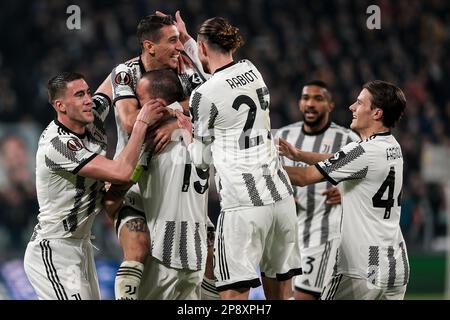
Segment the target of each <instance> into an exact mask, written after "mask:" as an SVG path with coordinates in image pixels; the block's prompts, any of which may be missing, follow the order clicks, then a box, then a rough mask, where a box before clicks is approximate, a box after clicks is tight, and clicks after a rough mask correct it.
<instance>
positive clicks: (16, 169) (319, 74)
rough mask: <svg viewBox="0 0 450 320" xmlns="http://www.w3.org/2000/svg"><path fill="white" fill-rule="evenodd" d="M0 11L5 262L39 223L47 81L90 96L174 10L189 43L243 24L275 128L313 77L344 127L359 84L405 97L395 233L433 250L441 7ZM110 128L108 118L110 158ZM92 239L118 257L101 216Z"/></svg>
mask: <svg viewBox="0 0 450 320" xmlns="http://www.w3.org/2000/svg"><path fill="white" fill-rule="evenodd" d="M70 4H76V5H78V6H79V7H80V9H81V29H79V30H77V29H75V30H69V29H68V28H67V26H66V20H67V18H68V17H69V15H70V14H67V13H66V8H67V7H68V6H69V5H70ZM371 4H377V5H378V6H379V7H380V9H381V29H380V30H376V29H375V30H370V29H368V28H367V26H366V20H367V18H368V16H369V14H367V13H366V8H367V7H368V6H369V5H371ZM0 6H1V7H2V8H1V10H0V29H1V30H3V33H2V41H0V160H1V167H2V170H0V250H1V252H2V254H1V255H0V261H4V260H6V259H9V258H11V257H22V256H23V252H24V250H25V246H26V243H27V242H28V239H29V236H30V234H31V228H32V226H34V225H35V223H36V216H37V211H38V206H37V201H36V198H35V189H34V183H33V179H34V156H35V155H34V152H35V151H36V147H37V146H36V144H37V139H38V138H39V137H38V136H37V134H39V132H41V130H42V129H43V128H44V126H45V125H46V124H47V123H48V122H49V121H51V119H52V118H53V117H54V114H53V111H52V110H51V107H50V106H49V104H48V102H47V93H46V83H47V80H48V79H49V78H50V77H51V76H52V75H54V74H56V73H58V72H60V71H63V70H71V71H77V72H81V73H83V74H85V75H86V77H87V79H88V80H89V83H91V84H92V85H93V86H94V87H93V90H95V88H96V86H98V85H99V84H100V83H101V81H102V80H103V79H104V78H105V76H106V75H107V74H108V73H109V72H110V71H111V70H112V68H113V67H114V66H115V65H116V64H117V63H119V62H121V61H124V60H126V59H128V58H131V57H133V56H136V54H137V53H138V52H139V47H138V42H137V40H136V35H135V29H136V23H137V22H138V21H139V19H140V18H141V17H142V16H144V15H147V14H149V13H152V12H154V11H155V10H160V11H163V12H167V13H171V14H173V13H174V12H175V11H176V10H177V9H179V10H181V14H182V15H183V19H184V20H185V21H186V23H187V27H188V30H189V31H190V33H191V34H195V31H196V28H197V27H198V25H199V24H200V22H201V21H203V20H205V19H206V18H208V17H212V16H216V15H221V16H225V17H227V18H228V19H229V20H230V21H232V22H236V23H238V25H239V26H240V27H241V31H242V33H243V35H244V38H245V39H246V44H245V45H244V47H243V48H242V49H241V51H240V52H239V54H238V55H237V58H238V59H240V58H245V57H248V58H250V59H251V60H252V62H253V63H254V64H255V65H257V66H258V68H259V70H260V71H261V73H262V74H263V75H264V77H265V79H266V82H267V85H268V88H269V90H270V94H271V121H272V128H280V127H282V126H284V125H286V124H288V123H292V122H294V121H298V120H299V119H300V113H299V110H298V107H297V100H298V98H299V94H300V92H299V90H300V88H301V85H302V84H303V83H305V82H307V81H308V80H311V77H310V75H313V77H312V78H317V79H321V80H324V81H325V82H327V83H328V85H329V87H330V91H331V92H332V93H333V97H334V100H335V103H336V109H335V110H334V112H333V114H332V116H331V117H332V120H333V121H335V122H336V123H338V124H341V125H344V126H348V125H349V123H350V120H351V113H350V112H349V111H348V106H350V105H351V103H352V102H353V101H354V99H355V98H356V96H357V93H358V91H359V89H360V87H361V85H362V84H363V83H365V82H366V81H369V80H372V79H383V80H386V81H390V82H393V83H395V84H397V85H398V86H399V87H401V88H402V89H403V90H404V92H405V94H406V97H407V110H406V116H405V119H403V121H401V122H400V126H399V127H398V128H396V131H395V135H396V136H397V137H398V141H399V142H400V144H401V146H402V149H403V156H404V159H405V173H404V174H405V175H404V186H403V197H402V201H403V204H402V221H401V226H402V229H403V232H404V234H405V238H406V242H407V244H408V247H409V249H410V250H414V249H426V250H428V249H430V248H431V247H432V244H433V241H432V240H433V238H435V237H436V236H439V235H443V234H445V212H446V206H445V202H444V191H443V187H442V186H441V185H439V184H426V183H425V182H424V181H423V180H422V178H421V153H422V148H423V146H424V144H425V143H427V142H429V143H433V144H438V145H445V146H449V145H450V127H449V126H448V125H447V126H446V125H445V124H446V123H447V124H448V123H450V91H449V90H448V89H447V85H448V83H449V81H450V61H449V60H448V59H447V57H448V56H449V55H450V41H449V39H450V28H449V24H448V21H450V3H449V2H448V1H445V0H430V1H420V0H411V1H410V0H401V1H387V0H378V1H350V0H336V1H332V2H331V1H327V2H318V1H304V2H299V1H295V0H282V1H280V0H250V1H237V0H225V1H220V2H215V1H206V0H191V1H180V0H173V1H164V0H153V1H149V0H137V1H115V0H111V1H106V0H102V1H95V2H92V1H87V0H84V1H83V0H78V1H75V3H73V1H72V2H68V1H51V0H36V1H33V2H30V3H27V2H19V1H12V0H6V1H3V2H2V4H1V5H0ZM18 17H20V20H18ZM306 75H308V77H306ZM112 121H113V117H112V116H111V117H110V118H109V123H110V125H109V126H108V127H109V136H110V137H111V139H110V141H112V143H111V144H110V145H109V148H110V149H111V150H110V152H109V154H110V155H111V154H113V151H114V147H115V143H114V139H115V134H116V132H115V130H116V129H115V126H114V124H113V122H112ZM36 133H37V134H36ZM214 194H215V192H214ZM217 202H218V200H217V197H216V196H211V200H210V210H211V212H210V215H211V216H212V217H214V216H217V215H218V203H217ZM447 206H448V204H447ZM213 220H214V218H213ZM97 231H98V232H100V233H101V235H99V234H97V240H96V241H99V242H100V243H102V244H103V245H102V244H100V245H99V247H100V248H101V249H102V254H104V255H109V256H112V257H117V256H118V255H120V250H119V249H118V248H116V247H114V246H111V245H110V243H111V241H115V236H114V234H113V233H114V231H113V229H112V228H111V226H110V225H109V224H108V222H107V219H106V217H101V218H100V219H98V220H97ZM102 231H103V232H102ZM105 231H106V232H105ZM94 233H95V229H94Z"/></svg>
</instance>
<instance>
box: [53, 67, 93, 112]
mask: <svg viewBox="0 0 450 320" xmlns="http://www.w3.org/2000/svg"><path fill="white" fill-rule="evenodd" d="M78 79H85V77H84V75H82V74H81V73H77V72H67V71H64V72H61V73H59V74H57V75H56V76H54V77H52V78H51V79H50V80H48V83H47V92H48V102H50V104H52V103H53V102H54V101H55V100H56V99H57V98H59V97H61V96H62V95H63V94H64V92H65V91H66V88H67V84H68V83H69V82H72V81H75V80H78Z"/></svg>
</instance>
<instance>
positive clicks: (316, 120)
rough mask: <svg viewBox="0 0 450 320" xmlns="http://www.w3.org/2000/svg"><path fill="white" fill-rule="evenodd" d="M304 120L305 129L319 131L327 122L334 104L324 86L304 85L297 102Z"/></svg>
mask: <svg viewBox="0 0 450 320" xmlns="http://www.w3.org/2000/svg"><path fill="white" fill-rule="evenodd" d="M298 104H299V108H300V111H301V113H302V114H303V118H304V121H305V130H306V131H307V132H308V131H312V132H315V131H320V130H321V129H322V128H323V127H325V126H326V125H327V123H328V118H329V113H330V111H331V110H332V109H333V107H334V105H333V103H332V102H331V101H330V98H329V95H328V93H327V90H326V89H325V88H322V87H319V86H317V85H308V86H304V87H303V90H302V96H301V98H300V100H299V102H298Z"/></svg>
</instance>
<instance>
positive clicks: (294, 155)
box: [278, 138, 301, 161]
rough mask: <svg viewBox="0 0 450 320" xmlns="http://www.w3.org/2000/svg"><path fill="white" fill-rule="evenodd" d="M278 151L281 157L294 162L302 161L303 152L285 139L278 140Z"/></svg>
mask: <svg viewBox="0 0 450 320" xmlns="http://www.w3.org/2000/svg"><path fill="white" fill-rule="evenodd" d="M278 151H279V152H280V155H282V156H284V157H286V158H288V159H290V160H292V161H300V152H301V151H300V150H299V149H297V148H296V147H294V146H293V145H292V144H290V143H289V142H287V141H286V140H284V139H283V138H279V139H278Z"/></svg>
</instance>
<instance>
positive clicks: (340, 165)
mask: <svg viewBox="0 0 450 320" xmlns="http://www.w3.org/2000/svg"><path fill="white" fill-rule="evenodd" d="M368 163H369V161H368V158H367V153H366V151H365V150H364V148H363V146H362V145H361V144H360V143H357V142H351V143H349V144H348V145H346V146H345V147H343V148H342V149H341V150H340V151H338V152H336V153H335V154H334V155H333V156H332V157H330V158H328V159H327V160H324V161H321V162H319V163H317V164H316V165H315V166H316V168H317V169H318V170H319V171H320V172H321V173H322V175H323V176H324V177H325V178H326V179H327V180H328V181H330V182H331V183H332V184H333V185H337V184H338V183H339V182H342V181H345V180H355V179H363V178H365V177H366V175H367V171H368V169H369V165H368Z"/></svg>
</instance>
